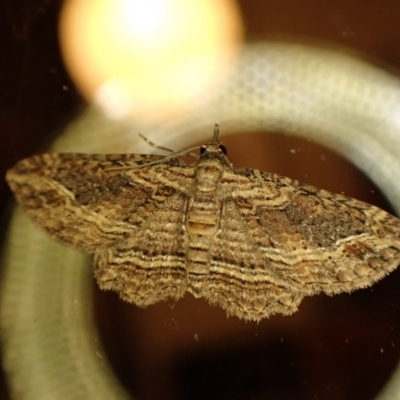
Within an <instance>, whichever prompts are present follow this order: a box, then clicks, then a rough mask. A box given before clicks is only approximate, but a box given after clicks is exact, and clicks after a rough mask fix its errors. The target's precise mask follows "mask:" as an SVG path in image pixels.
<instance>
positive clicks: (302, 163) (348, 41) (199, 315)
mask: <svg viewBox="0 0 400 400" xmlns="http://www.w3.org/2000/svg"><path fill="white" fill-rule="evenodd" d="M239 6H240V9H241V12H242V16H243V19H244V23H245V29H246V30H245V35H246V40H247V41H252V40H268V39H270V38H277V37H278V38H281V37H283V38H286V39H287V40H289V41H290V40H294V41H296V42H299V41H301V40H306V41H307V42H309V43H310V42H311V43H317V44H322V45H323V44H324V43H326V44H327V45H328V46H332V45H333V46H340V47H343V48H344V49H347V50H350V51H355V52H357V53H359V54H361V55H362V56H363V57H366V58H367V59H370V60H371V62H373V63H376V64H378V65H386V66H387V67H388V68H389V69H390V70H392V71H396V70H397V69H398V68H399V67H400V50H399V43H400V30H399V29H398V25H399V15H400V3H399V2H398V1H397V0H383V1H381V2H379V3H377V2H376V1H374V0H337V1H335V2H321V1H319V0H302V1H290V2H283V1H276V0H263V1H260V0H246V1H245V0H242V1H239ZM59 7H60V3H59V2H55V1H53V2H51V1H45V0H42V1H40V0H39V1H36V2H32V1H28V0H23V1H20V2H15V1H13V0H3V10H4V12H2V13H0V41H1V42H0V48H1V49H2V52H1V53H2V62H1V63H0V85H1V86H0V87H1V90H0V141H1V144H2V145H1V146H0V168H1V173H2V176H4V174H5V171H6V170H7V169H8V168H10V167H11V166H12V165H13V164H14V163H15V162H16V161H17V160H19V159H21V158H23V157H25V156H28V155H30V154H33V153H37V152H41V151H44V150H45V149H46V147H47V146H48V145H49V143H51V140H52V139H53V138H54V137H55V136H56V134H57V133H58V132H59V131H60V130H61V129H62V127H63V126H64V125H65V124H66V123H67V122H68V121H69V120H70V119H71V118H72V117H73V116H74V115H75V114H76V113H77V112H78V111H79V110H80V109H83V108H84V107H85V104H84V103H83V101H82V99H81V97H80V95H79V93H78V92H77V91H76V90H75V88H74V86H73V83H72V82H71V80H70V79H69V77H68V75H67V73H66V72H65V70H64V67H63V63H62V60H61V57H60V51H59V47H58V38H57V16H58V13H59ZM223 141H224V144H225V145H226V147H227V148H228V156H229V158H230V160H231V161H232V162H233V163H234V165H235V166H238V167H239V166H244V167H252V168H259V169H264V170H268V171H274V172H278V173H280V174H283V175H287V176H290V177H293V178H296V179H299V180H301V181H305V182H308V183H311V184H313V185H315V186H318V187H322V188H324V189H327V190H331V191H334V192H344V193H345V194H346V195H348V196H351V197H355V198H359V199H361V200H364V201H367V202H370V203H372V204H376V205H378V206H380V207H382V208H385V209H388V210H389V211H390V207H389V205H388V203H387V202H386V201H385V199H384V198H383V197H382V196H381V195H380V193H379V190H378V189H377V188H376V187H374V186H373V185H372V183H371V182H370V181H369V180H368V179H366V178H365V176H364V175H363V174H362V173H360V172H359V171H358V170H356V169H355V168H354V167H352V166H351V164H350V163H348V162H347V161H345V160H343V159H341V158H340V157H338V156H337V155H335V154H333V153H331V152H330V151H328V150H326V149H325V148H323V147H320V146H317V145H315V144H312V143H310V142H307V141H305V140H301V139H298V138H292V137H288V135H283V134H282V133H281V132H275V133H272V134H271V135H266V132H259V133H255V134H252V135H243V136H235V137H226V138H224V140H223ZM160 144H162V143H160ZM177 150H180V148H177ZM292 150H295V151H294V152H293V151H292ZM0 201H1V207H2V210H3V213H2V214H3V216H4V217H5V216H6V215H7V213H8V210H9V201H10V192H9V190H8V188H7V186H6V184H5V182H4V180H3V181H2V183H1V185H0ZM3 226H5V224H4V225H3ZM399 285H400V271H395V272H393V273H392V274H390V276H388V277H387V278H385V279H384V280H382V281H381V282H379V283H378V284H376V285H374V286H373V287H372V288H368V289H364V290H359V291H356V292H354V293H352V294H342V295H336V296H333V297H328V296H325V295H320V296H314V297H311V298H306V299H305V300H304V301H303V302H302V303H301V305H300V309H299V311H298V312H297V313H295V314H294V315H292V316H289V317H282V316H273V317H271V318H269V319H266V320H263V321H262V322H261V323H259V324H256V323H244V322H243V321H240V320H238V319H237V318H235V317H230V318H226V315H225V312H224V311H223V310H221V309H220V308H218V307H212V306H210V305H208V304H207V303H206V302H205V301H203V300H196V299H194V298H193V297H192V296H190V295H187V296H186V297H185V298H184V299H182V300H180V301H178V302H177V303H174V302H164V303H160V304H157V305H155V306H150V307H148V308H146V309H138V308H137V307H136V306H134V305H130V304H126V303H123V302H121V301H120V300H119V299H118V297H117V295H115V294H114V293H109V292H99V291H98V290H97V289H95V294H94V303H95V307H96V310H95V314H96V319H97V321H98V326H99V329H100V332H101V337H102V340H103V342H104V345H105V348H106V350H107V352H108V356H109V359H110V361H111V363H112V365H113V367H114V370H115V371H116V373H117V375H118V377H119V378H120V380H121V382H122V384H123V385H124V386H125V387H126V388H127V389H128V390H129V392H130V393H131V395H132V396H133V397H138V398H140V399H144V400H145V399H146V400H158V399H163V400H168V399H171V400H172V399H182V400H183V399H192V400H193V399H203V398H207V399H217V398H218V399H221V398H229V399H266V398H273V399H280V400H285V399H304V400H308V399H310V400H311V399H315V398H318V399H324V400H330V399H332V400H337V399H340V400H367V399H373V398H374V397H375V396H376V395H377V394H378V393H379V391H380V390H381V388H382V387H383V385H384V383H385V382H386V381H387V380H388V378H389V377H390V375H391V373H392V372H393V371H394V368H395V367H396V365H397V363H398V361H399V359H400V340H399V339H400V319H399V318H398V315H399V311H400V295H399V290H398V288H399ZM27 334H29V333H27ZM0 388H1V390H0V399H1V400H3V399H4V400H5V399H7V398H8V394H7V389H6V384H5V383H4V380H3V381H1V382H0Z"/></svg>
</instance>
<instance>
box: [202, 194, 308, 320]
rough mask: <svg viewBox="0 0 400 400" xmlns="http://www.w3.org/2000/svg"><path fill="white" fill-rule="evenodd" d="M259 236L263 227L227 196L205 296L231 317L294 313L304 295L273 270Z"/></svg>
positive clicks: (212, 251)
mask: <svg viewBox="0 0 400 400" xmlns="http://www.w3.org/2000/svg"><path fill="white" fill-rule="evenodd" d="M259 234H260V229H259V227H258V226H257V225H256V224H254V223H253V222H252V221H251V220H248V219H246V218H245V217H244V216H243V213H242V212H241V209H240V208H239V207H238V205H237V203H236V202H235V200H234V199H233V198H232V197H230V196H229V195H227V196H226V197H225V199H224V203H223V209H222V214H221V222H220V230H219V232H218V234H217V235H216V237H215V238H214V239H213V245H212V249H211V256H210V259H211V260H210V270H209V276H208V279H207V281H206V282H205V283H204V285H203V297H205V298H206V299H207V300H208V301H209V302H210V303H212V304H218V305H220V306H221V307H222V308H223V309H225V310H226V312H227V313H228V315H235V316H237V317H239V318H242V319H245V320H254V321H259V320H261V319H263V318H267V317H269V316H271V315H273V314H276V313H280V314H284V315H288V314H292V313H293V312H295V311H296V310H297V306H298V305H299V304H300V302H301V300H302V299H303V296H304V293H303V292H302V291H301V290H298V289H295V288H291V287H289V286H288V285H287V284H286V282H285V281H282V280H280V279H279V276H278V275H277V274H276V272H275V271H274V269H273V268H271V266H270V263H269V260H267V259H265V256H264V253H263V252H262V250H261V249H260V247H259V240H258V239H259ZM261 240H262V241H264V238H261Z"/></svg>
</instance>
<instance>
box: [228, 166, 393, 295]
mask: <svg viewBox="0 0 400 400" xmlns="http://www.w3.org/2000/svg"><path fill="white" fill-rule="evenodd" d="M231 175H232V176H229V177H227V179H226V183H223V185H224V187H225V188H224V191H225V192H226V193H228V196H231V197H232V200H233V201H234V202H235V204H236V206H237V209H239V210H240V217H241V218H242V220H243V221H245V223H246V225H247V227H248V232H249V235H250V236H251V239H252V241H253V242H254V243H257V246H258V248H259V252H260V253H261V254H262V258H263V260H264V269H265V271H266V273H267V274H268V276H270V275H272V276H274V277H275V278H276V279H277V282H279V283H280V284H281V285H285V286H287V287H288V288H292V290H296V291H301V292H303V293H304V294H308V295H311V294H316V293H318V292H321V291H324V292H325V293H327V294H334V293H339V292H350V291H352V290H355V289H358V288H362V287H366V286H370V285H372V284H373V283H374V282H376V281H377V280H379V279H381V278H382V277H383V276H385V275H386V274H388V273H389V272H391V271H392V270H394V269H395V268H396V267H397V266H398V265H399V263H400V220H399V219H398V218H396V217H394V216H392V215H390V214H388V213H387V212H385V211H383V210H381V209H379V208H378V207H375V206H372V205H370V204H367V203H364V202H362V201H358V200H355V199H352V198H348V197H346V196H342V195H339V194H333V193H330V192H328V191H325V190H321V189H317V188H315V187H313V186H311V185H307V184H303V183H300V182H298V181H295V180H292V179H289V178H286V177H282V176H280V175H277V174H269V173H266V172H262V171H257V170H251V169H238V170H236V171H235V173H232V174H231ZM233 179H234V180H235V183H233Z"/></svg>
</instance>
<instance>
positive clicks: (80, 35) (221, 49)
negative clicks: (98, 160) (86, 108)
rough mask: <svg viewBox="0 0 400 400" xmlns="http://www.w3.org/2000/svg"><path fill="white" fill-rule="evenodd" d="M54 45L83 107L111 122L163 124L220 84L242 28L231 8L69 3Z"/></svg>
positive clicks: (229, 4)
mask: <svg viewBox="0 0 400 400" xmlns="http://www.w3.org/2000/svg"><path fill="white" fill-rule="evenodd" d="M60 38H61V45H62V52H63V56H64V59H65V62H66V65H67V68H68V69H69V71H70V74H71V76H72V78H73V79H74V81H75V83H76V85H77V86H78V88H80V89H81V91H82V93H83V95H84V96H85V97H86V98H87V99H88V100H89V101H91V102H95V103H96V104H97V105H99V106H100V107H101V108H102V109H103V110H104V112H106V113H107V114H109V115H110V116H112V117H114V118H135V119H137V118H149V117H151V118H153V119H155V118H159V119H160V120H162V119H168V118H171V116H172V115H179V114H182V113H184V112H190V111H191V108H193V107H195V105H196V104H198V103H199V100H201V98H202V97H203V96H205V94H206V93H207V91H209V90H210V89H211V88H215V87H217V85H218V84H219V83H220V82H221V81H222V80H223V79H224V78H226V75H227V70H229V68H230V65H231V64H232V62H233V59H234V57H235V55H236V53H237V52H238V44H239V43H240V41H241V38H242V28H241V22H240V17H239V13H238V11H237V9H236V7H235V3H234V2H233V1H232V0H218V1H214V0H95V1H94V0H69V1H66V2H65V5H64V8H63V11H62V14H61V19H60ZM200 102H201V101H200Z"/></svg>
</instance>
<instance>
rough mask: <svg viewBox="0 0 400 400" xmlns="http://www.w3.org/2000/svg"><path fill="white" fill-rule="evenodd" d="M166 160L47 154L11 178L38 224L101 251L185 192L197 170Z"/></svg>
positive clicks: (69, 242) (23, 164)
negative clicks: (194, 171)
mask: <svg viewBox="0 0 400 400" xmlns="http://www.w3.org/2000/svg"><path fill="white" fill-rule="evenodd" d="M163 158H164V157H162V156H155V155H135V154H132V155H129V154H128V155H125V154H118V155H86V154H43V155H37V156H33V157H30V158H27V159H25V160H22V161H20V162H19V163H18V164H17V165H16V166H14V167H13V168H12V169H10V170H9V171H8V172H7V176H6V179H7V181H8V183H9V185H10V187H11V189H12V190H13V192H14V193H15V196H16V198H17V200H18V202H19V203H20V204H21V205H22V207H23V208H24V209H25V210H26V212H27V213H28V215H29V216H30V217H31V218H32V219H33V221H34V222H35V223H36V225H38V226H39V227H41V228H43V229H45V230H46V231H47V232H48V233H49V234H50V235H51V236H52V237H53V238H54V239H56V240H58V241H60V242H62V243H64V244H67V245H71V246H74V247H76V248H78V249H80V250H82V251H84V252H87V253H95V252H96V251H98V250H99V249H101V248H107V247H110V246H114V245H115V244H116V243H118V242H120V241H123V240H125V238H128V237H131V235H132V234H133V233H134V232H135V231H136V230H138V229H140V227H141V225H142V224H143V223H145V221H146V219H147V218H148V217H149V216H151V215H152V214H153V213H155V212H156V211H157V209H158V208H159V207H160V205H162V204H163V203H164V202H165V200H166V199H168V198H169V197H170V196H172V195H174V194H176V193H180V192H182V191H185V188H186V187H187V184H188V182H190V180H191V179H192V176H193V168H192V167H191V166H188V165H186V164H184V163H182V162H181V161H179V160H177V159H168V160H167V161H163ZM154 162H156V164H154V165H146V164H149V163H154Z"/></svg>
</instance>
